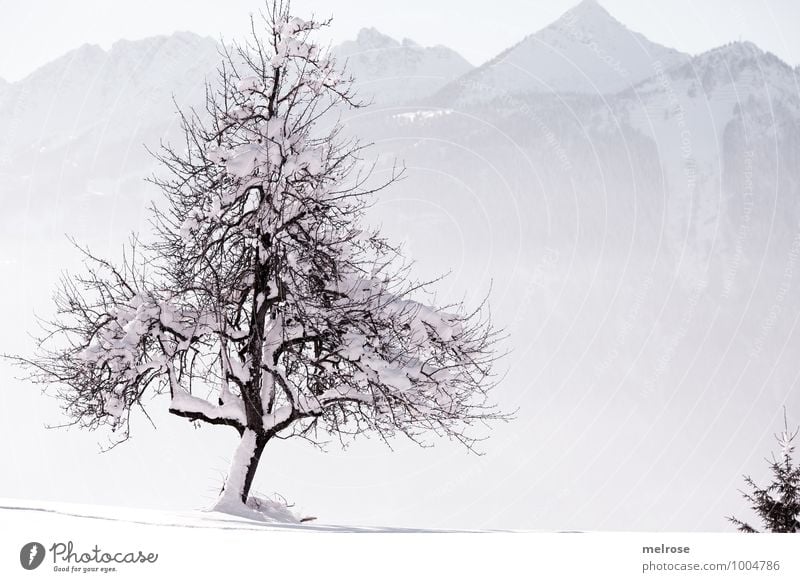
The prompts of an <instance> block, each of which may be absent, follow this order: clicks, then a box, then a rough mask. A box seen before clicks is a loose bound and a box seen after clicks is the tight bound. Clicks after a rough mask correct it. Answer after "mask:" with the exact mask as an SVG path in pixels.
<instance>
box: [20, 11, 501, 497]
mask: <svg viewBox="0 0 800 582" xmlns="http://www.w3.org/2000/svg"><path fill="white" fill-rule="evenodd" d="M325 25H327V22H320V21H316V20H314V19H312V20H301V19H297V18H294V17H293V16H292V15H291V14H290V12H289V5H288V3H285V2H271V3H269V4H268V8H267V11H266V13H265V14H264V15H263V16H262V19H261V20H254V21H253V28H252V30H253V34H252V36H251V38H249V39H248V41H247V42H246V43H244V44H238V45H237V44H233V45H229V46H228V48H227V49H226V50H227V51H228V52H227V54H226V55H225V58H224V61H223V63H222V65H221V66H220V68H219V72H220V76H219V79H218V80H217V82H215V83H211V84H209V87H208V91H207V102H206V108H205V111H204V112H202V113H197V112H192V113H191V114H189V113H182V114H181V122H182V127H183V133H184V138H185V139H184V140H183V142H182V143H181V144H180V146H178V147H174V148H173V147H171V146H170V145H168V144H164V145H163V146H162V149H161V150H160V152H159V153H158V154H157V157H158V159H159V161H160V162H161V171H160V172H159V173H158V174H157V175H156V176H155V177H153V178H152V182H153V183H155V184H156V185H157V186H158V187H160V189H161V190H162V192H163V194H164V200H165V204H163V205H161V206H157V207H155V208H154V216H153V223H154V225H155V232H154V233H153V237H152V238H153V242H151V243H150V244H148V245H146V246H144V247H143V248H142V247H141V245H138V244H136V243H135V241H134V243H133V244H132V245H131V247H130V250H129V252H128V253H127V254H126V255H125V257H124V258H123V260H122V263H121V265H120V266H117V265H115V264H113V263H111V262H109V261H106V260H103V259H100V258H97V257H95V256H94V255H92V254H91V253H89V252H88V251H87V252H86V262H87V274H84V275H81V276H79V277H77V278H74V279H73V278H66V279H65V280H64V282H63V284H62V287H61V289H60V291H59V293H58V295H57V299H56V301H57V306H58V314H57V317H56V318H55V320H54V321H53V322H52V324H51V326H50V328H49V330H48V332H47V335H46V337H45V338H44V341H43V342H42V350H41V352H40V354H39V355H38V357H37V358H34V359H32V360H26V362H27V363H28V364H30V365H32V366H33V369H34V379H35V380H38V381H40V382H44V383H54V384H57V385H58V386H59V387H60V389H61V393H60V396H61V398H62V401H63V402H64V405H65V408H66V411H67V413H68V414H69V415H70V416H71V417H72V418H73V419H74V421H75V422H76V423H78V424H81V425H82V426H86V427H88V428H98V427H99V426H105V425H108V426H111V427H112V428H113V429H114V430H115V434H116V435H120V436H121V438H123V439H124V438H126V437H127V436H128V427H129V424H128V422H127V421H128V418H129V417H130V414H131V411H132V410H133V409H135V408H142V409H144V406H145V403H146V402H150V397H149V394H148V393H149V392H155V393H157V394H164V395H165V396H166V395H169V411H170V412H171V413H173V414H175V415H176V416H180V417H183V418H187V419H189V420H192V421H203V422H207V423H210V424H222V425H228V426H231V427H233V428H235V429H236V430H237V432H238V433H239V434H240V435H241V437H242V441H241V443H240V447H239V449H238V450H237V453H236V455H235V457H234V461H233V464H232V468H231V473H230V475H229V476H228V480H227V482H226V485H225V488H224V493H223V496H222V498H221V500H220V503H221V504H222V505H220V507H225V508H227V509H229V510H231V511H233V509H234V506H235V505H236V506H237V507H239V509H241V508H242V507H246V506H247V503H248V494H249V491H250V488H251V485H252V481H253V476H254V474H255V470H256V467H257V466H258V462H259V459H260V457H261V453H262V451H263V449H264V447H265V446H266V444H267V443H268V442H269V441H270V440H271V439H273V438H289V437H292V436H300V437H302V438H305V439H307V440H309V441H312V442H314V443H317V444H319V443H323V442H326V441H327V440H328V439H329V438H330V437H331V436H333V437H336V438H338V439H340V440H341V439H342V438H344V437H346V436H357V435H360V434H362V433H364V432H367V431H372V432H375V433H377V434H378V435H379V436H380V437H381V438H383V439H388V438H389V437H391V436H393V435H395V434H397V433H400V434H404V435H406V436H408V437H409V438H411V439H413V440H415V441H418V442H421V441H422V440H423V439H424V438H425V434H426V433H428V432H433V433H436V434H439V435H443V436H446V437H450V438H454V439H457V440H459V441H460V442H462V443H464V444H465V445H466V446H467V447H470V448H471V447H472V446H473V444H474V442H475V440H476V439H477V438H480V435H476V434H474V432H473V431H472V430H471V429H472V427H474V426H475V425H483V424H485V423H486V422H487V421H489V420H493V419H501V418H505V416H504V415H503V414H501V413H499V412H498V411H497V410H496V409H495V408H494V406H493V405H492V404H491V401H490V392H491V390H492V388H493V387H494V380H493V374H492V366H493V364H494V362H495V359H496V355H495V344H496V341H497V339H498V336H497V332H496V331H495V330H494V329H493V328H492V326H491V323H490V322H489V320H488V318H487V316H486V315H487V310H485V309H483V308H478V309H472V310H469V309H467V308H466V307H464V306H463V305H460V304H455V305H449V306H443V307H437V306H433V305H430V304H429V299H430V297H431V296H432V293H430V292H429V291H430V287H431V285H432V283H433V282H431V283H426V282H417V281H414V280H413V279H411V278H410V268H411V266H410V265H408V264H406V263H405V261H404V260H403V257H402V253H401V251H400V249H399V248H398V247H395V246H393V245H391V244H390V243H389V242H388V241H387V240H385V239H384V238H383V237H381V236H380V234H379V233H378V232H377V231H372V230H370V229H369V228H367V227H365V225H364V224H363V218H364V212H365V209H366V208H367V207H368V206H369V205H370V203H371V201H372V197H373V194H374V193H375V192H378V191H380V190H381V189H382V188H384V187H386V186H388V185H390V184H391V183H392V182H393V181H394V180H395V179H396V178H397V177H398V176H399V174H400V172H399V171H393V172H391V173H390V175H389V176H388V178H387V180H386V181H385V182H379V181H377V180H376V179H375V178H374V177H373V176H372V175H371V172H370V167H369V166H365V164H364V163H363V159H362V158H363V153H364V147H363V146H362V145H360V144H359V143H358V142H357V141H355V140H353V139H348V138H345V137H343V134H342V127H341V126H340V125H339V124H337V123H336V118H337V115H338V112H340V111H341V109H342V108H346V107H358V106H359V105H360V104H359V103H358V102H357V101H356V99H355V96H354V93H353V82H352V79H350V78H349V77H348V76H347V74H346V73H345V72H344V71H343V70H341V69H340V68H339V66H338V65H337V64H336V62H335V61H334V59H332V58H331V57H330V56H329V55H328V54H327V52H326V51H325V50H324V49H323V48H322V47H321V46H320V45H319V44H318V43H317V42H316V41H315V39H314V33H315V32H316V31H318V30H319V29H320V28H321V27H323V26H325ZM259 26H263V27H264V29H265V30H259Z"/></svg>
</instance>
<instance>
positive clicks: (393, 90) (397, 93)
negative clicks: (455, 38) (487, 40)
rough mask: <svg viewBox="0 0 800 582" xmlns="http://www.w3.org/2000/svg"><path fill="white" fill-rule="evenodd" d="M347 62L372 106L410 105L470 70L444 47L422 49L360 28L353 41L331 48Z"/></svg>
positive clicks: (469, 67) (362, 92)
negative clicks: (372, 100)
mask: <svg viewBox="0 0 800 582" xmlns="http://www.w3.org/2000/svg"><path fill="white" fill-rule="evenodd" d="M333 52H334V54H335V55H336V56H337V57H338V58H340V59H342V60H343V61H344V60H345V59H346V60H347V65H348V70H349V72H350V73H352V74H353V76H354V77H355V79H356V82H357V85H358V89H359V93H360V94H361V95H363V96H364V97H368V98H374V100H375V104H376V105H382V104H384V105H385V104H396V103H403V102H408V101H413V100H416V99H420V98H423V97H427V96H428V95H430V94H432V93H434V92H436V91H438V90H439V89H440V88H442V87H443V86H445V85H446V84H447V83H449V82H450V81H452V80H453V79H456V78H457V77H459V76H460V75H463V74H464V73H466V72H467V71H469V70H471V69H472V65H470V64H469V63H468V62H467V61H466V60H465V59H464V58H463V57H462V56H461V55H459V54H458V53H456V52H455V51H453V50H451V49H449V48H447V47H444V46H441V45H439V46H434V47H422V46H420V45H418V44H417V43H415V42H414V41H412V40H409V39H407V38H406V39H403V40H402V41H401V42H398V41H397V40H395V39H393V38H391V37H388V36H386V35H384V34H381V33H380V32H378V31H377V30H375V29H374V28H364V29H362V30H361V31H360V32H359V33H358V37H357V38H356V40H353V41H347V42H344V43H342V44H340V45H339V46H337V47H335V48H334V51H333Z"/></svg>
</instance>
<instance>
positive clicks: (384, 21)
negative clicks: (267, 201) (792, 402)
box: [0, 0, 800, 81]
mask: <svg viewBox="0 0 800 582" xmlns="http://www.w3.org/2000/svg"><path fill="white" fill-rule="evenodd" d="M576 3H577V0H494V1H493V2H491V3H487V2H483V1H481V2H479V1H477V0H392V1H391V2H385V1H377V0H372V1H370V0H327V1H325V0H295V2H294V6H295V12H296V13H297V14H298V15H301V16H302V15H303V14H307V13H308V12H310V11H314V12H316V13H317V14H319V15H330V14H333V15H334V16H335V17H336V21H335V24H334V27H333V29H332V34H333V35H334V39H333V40H335V41H339V40H344V39H347V38H352V37H353V36H354V35H355V33H356V32H357V31H358V30H359V29H360V28H362V27H364V26H374V27H376V28H378V29H379V30H381V31H382V32H384V33H386V34H389V35H391V36H394V37H397V38H402V37H409V38H413V39H414V40H416V41H417V42H419V43H421V44H425V45H431V44H444V45H447V46H450V47H451V48H453V49H455V50H457V51H458V52H460V53H461V54H462V55H463V56H465V57H466V58H467V59H468V60H470V61H471V62H473V63H475V64H480V63H481V62H483V61H486V60H488V59H489V58H491V57H492V56H494V55H495V54H497V53H499V52H500V51H502V50H503V49H505V48H507V47H509V46H510V45H512V44H513V43H515V42H517V41H519V40H520V39H521V38H523V37H524V36H525V35H527V34H530V33H532V32H535V31H537V30H539V29H540V28H542V27H544V26H546V25H547V24H549V23H550V22H551V21H553V20H555V19H556V18H557V17H558V16H560V15H561V14H562V13H563V12H565V11H566V10H567V9H569V8H570V7H571V6H572V5H574V4H576ZM600 3H601V4H602V5H603V6H604V7H605V8H606V9H607V10H608V11H609V12H611V14H613V15H614V16H615V17H616V18H617V19H618V20H620V21H621V22H623V23H624V24H625V25H627V26H628V27H629V28H631V29H633V30H636V31H638V32H641V33H643V34H644V35H645V36H647V37H648V38H650V39H651V40H653V41H655V42H659V43H661V44H665V45H668V46H672V47H675V48H678V49H680V50H683V51H686V52H690V53H698V52H702V51H704V50H706V49H709V48H712V47H714V46H718V45H720V44H724V43H726V42H729V41H732V40H740V39H741V40H750V41H752V42H754V43H756V44H757V45H759V46H760V47H761V48H763V49H765V50H769V51H771V52H773V53H775V54H777V55H778V56H779V57H781V58H782V59H783V60H785V61H787V62H788V63H789V64H791V65H793V66H796V65H798V64H800V35H797V34H796V29H797V26H798V25H799V24H800V2H798V1H797V0H694V1H692V0H600ZM261 5H262V3H261V1H260V0H226V1H224V2H220V1H219V0H217V1H214V2H211V1H206V0H191V1H189V0H168V1H165V0H114V1H113V2H111V1H108V0H69V1H68V2H65V1H63V0H27V1H25V2H23V1H21V0H0V77H2V78H4V79H6V80H10V81H14V80H17V79H19V78H22V77H24V76H25V75H27V74H28V73H30V72H31V71H33V70H34V69H35V68H37V67H38V66H40V65H42V64H44V63H46V62H47V61H50V60H52V59H54V58H56V57H58V56H60V55H61V54H63V53H65V52H67V51H68V50H70V49H72V48H75V47H77V46H80V45H81V44H84V43H87V42H89V43H95V44H99V45H101V46H103V47H108V46H110V45H111V43H113V42H114V41H115V40H118V39H120V38H126V39H138V38H144V37H147V36H152V35H155V34H168V33H172V32H174V31H175V30H190V31H193V32H196V33H199V34H205V35H210V36H214V37H219V35H220V34H222V35H223V36H225V37H226V38H230V37H232V36H236V35H238V34H240V32H241V31H242V28H243V23H246V22H247V15H248V14H249V13H250V12H253V11H256V10H258V8H259V7H260V6H261ZM487 6H489V8H487Z"/></svg>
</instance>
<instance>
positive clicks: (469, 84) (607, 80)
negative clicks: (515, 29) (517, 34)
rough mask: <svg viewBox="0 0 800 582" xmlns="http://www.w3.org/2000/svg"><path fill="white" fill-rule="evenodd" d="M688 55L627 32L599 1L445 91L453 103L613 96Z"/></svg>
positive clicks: (588, 1) (580, 7)
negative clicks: (552, 96)
mask: <svg viewBox="0 0 800 582" xmlns="http://www.w3.org/2000/svg"><path fill="white" fill-rule="evenodd" d="M687 60H688V56H687V55H685V54H683V53H681V52H678V51H676V50H674V49H671V48H667V47H664V46H661V45H659V44H656V43H653V42H651V41H649V40H648V39H646V38H645V37H644V36H642V35H641V34H639V33H637V32H633V31H631V30H629V29H628V28H626V27H625V26H624V25H623V24H622V23H620V22H619V21H617V20H616V19H615V18H614V17H613V16H611V15H610V14H609V13H608V12H607V11H606V10H605V9H604V8H603V7H602V6H600V5H599V4H598V3H597V2H596V1H595V0H584V2H582V3H580V4H579V5H577V6H575V7H574V8H572V9H571V10H569V11H568V12H566V13H565V14H564V15H563V16H562V17H561V18H559V19H558V20H556V21H555V22H553V23H552V24H550V25H549V26H547V27H545V28H544V29H542V30H540V31H539V32H537V33H535V34H532V35H530V36H528V37H526V38H524V39H523V40H522V41H520V42H519V43H517V44H516V45H514V46H512V47H511V48H509V49H507V50H505V51H503V52H502V53H500V54H499V55H498V56H496V57H495V58H493V59H492V60H490V61H489V62H487V63H486V64H484V65H482V66H481V67H479V68H477V69H475V70H474V71H472V72H471V73H469V74H467V75H465V76H464V77H462V78H461V79H459V80H458V81H456V82H455V83H453V84H451V85H449V86H448V87H447V88H446V89H444V91H443V93H445V95H447V96H448V97H449V98H450V99H451V100H456V101H458V100H459V99H467V100H485V99H491V98H494V97H496V96H498V95H515V94H520V93H530V92H536V93H558V94H564V93H583V94H592V95H597V94H603V95H605V94H609V93H615V92H617V91H620V90H623V89H626V88H628V87H630V86H632V85H634V84H636V83H638V82H639V81H641V80H643V79H645V78H647V77H650V76H652V75H653V74H654V72H655V71H654V64H655V63H660V65H661V66H663V67H665V68H671V67H673V66H675V65H677V64H679V63H683V62H686V61H687Z"/></svg>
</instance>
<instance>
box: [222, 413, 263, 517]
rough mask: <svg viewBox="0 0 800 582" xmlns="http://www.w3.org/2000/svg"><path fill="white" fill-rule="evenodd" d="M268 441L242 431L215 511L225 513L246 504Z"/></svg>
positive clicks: (254, 433)
mask: <svg viewBox="0 0 800 582" xmlns="http://www.w3.org/2000/svg"><path fill="white" fill-rule="evenodd" d="M268 440H269V439H268V438H267V436H266V435H263V434H262V435H259V434H257V433H256V432H255V431H254V430H252V429H249V428H246V429H245V430H244V433H242V440H241V441H240V442H239V446H238V447H237V449H236V453H235V454H234V456H233V460H232V461H231V468H230V471H229V473H228V479H227V480H226V481H225V487H224V489H223V491H222V495H220V498H219V500H218V501H217V505H216V507H215V509H217V510H220V511H225V510H230V509H231V508H234V507H236V506H241V505H243V504H246V503H247V497H248V495H249V494H250V488H251V487H252V486H253V477H255V474H256V470H257V469H258V462H259V461H260V460H261V454H262V453H263V452H264V447H265V446H266V444H267V441H268Z"/></svg>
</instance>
